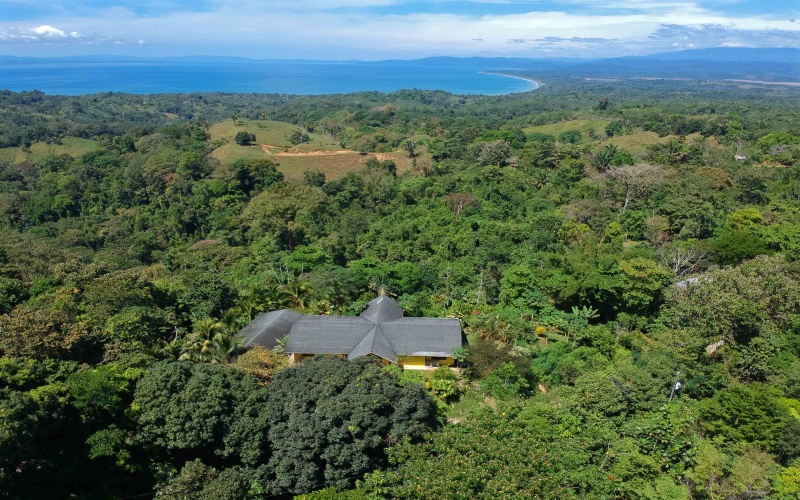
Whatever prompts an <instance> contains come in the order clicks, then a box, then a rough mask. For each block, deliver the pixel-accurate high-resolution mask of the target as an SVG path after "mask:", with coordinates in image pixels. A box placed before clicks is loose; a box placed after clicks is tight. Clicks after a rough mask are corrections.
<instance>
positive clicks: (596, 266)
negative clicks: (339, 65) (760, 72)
mask: <svg viewBox="0 0 800 500" xmlns="http://www.w3.org/2000/svg"><path fill="white" fill-rule="evenodd" d="M545 83H546V85H544V86H543V87H542V88H541V89H540V90H537V91H535V92H529V93H525V94H516V95H509V96H502V97H481V96H456V95H451V94H447V93H444V92H434V91H419V90H409V91H400V92H396V93H391V94H383V93H361V94H351V95H330V96H288V95H236V94H187V95H177V94H175V95H129V94H117V93H108V94H98V95H89V96H74V97H69V96H47V95H44V94H42V93H40V92H23V93H14V92H9V91H2V92H0V356H1V357H0V492H2V493H0V496H5V497H9V498H65V497H70V498H147V497H152V496H157V497H165V498H220V499H221V498H226V499H227V498H266V497H286V498H291V497H292V496H293V495H300V496H301V497H302V498H316V499H333V498H342V499H345V498H348V499H350V498H430V497H439V498H583V497H588V498H642V499H645V498H646V499H672V498H674V499H681V498H688V497H691V498H709V499H712V498H766V497H774V498H796V497H797V496H798V495H800V262H798V261H799V260H800V104H799V103H800V99H798V97H800V95H798V90H797V89H791V88H782V87H769V88H767V87H764V88H745V87H743V86H737V85H736V84H726V83H708V82H705V83H704V82H688V81H667V80H653V81H649V80H647V81H646V80H629V81H626V82H624V84H623V83H619V82H603V81H594V80H589V81H584V80H577V79H570V78H558V77H555V76H554V77H553V78H552V79H551V80H548V81H547V82H545ZM303 148H305V149H303ZM320 148H329V149H331V148H338V149H337V150H336V151H335V153H336V155H338V156H339V157H341V158H344V159H345V160H344V161H345V165H344V167H343V166H342V165H341V164H337V167H336V168H335V169H334V168H332V167H330V165H332V164H328V163H326V162H328V161H331V162H332V161H333V159H332V158H333V157H334V155H333V154H331V156H324V155H322V153H324V151H323V149H320ZM321 151H322V153H321ZM325 151H327V150H325ZM331 151H333V149H331ZM279 153H283V154H284V155H283V156H281V154H279ZM347 154H351V156H347ZM292 155H294V156H292ZM301 155H307V156H301ZM298 158H299V159H298ZM289 160H291V161H294V162H295V163H297V162H303V161H307V162H308V163H299V164H298V165H300V167H303V165H305V166H306V167H304V168H301V169H300V170H297V165H295V166H293V167H292V169H288V168H287V165H288V163H287V162H289ZM348 162H350V163H348ZM340 163H341V161H340ZM293 165H294V164H293ZM378 290H382V291H386V292H388V293H389V294H391V295H392V296H394V297H395V298H396V299H397V301H398V302H399V303H400V305H401V306H402V307H403V308H404V309H405V310H406V314H407V315H411V316H431V317H455V318H459V319H460V320H461V322H462V325H463V327H464V330H465V333H466V334H467V337H468V339H469V344H468V345H467V346H465V348H464V349H463V352H458V353H456V354H457V357H458V359H459V365H460V367H461V370H460V371H459V372H455V371H452V370H449V369H447V368H441V369H438V370H435V371H431V372H425V373H423V374H421V373H420V372H409V371H406V372H403V371H401V370H399V369H397V368H396V367H391V366H390V367H381V365H380V364H379V363H378V362H376V361H375V360H368V359H360V360H357V361H354V362H346V361H342V360H340V359H338V358H318V359H315V360H314V361H312V362H309V363H305V364H302V365H300V366H293V367H287V366H286V365H287V361H286V358H285V356H284V355H283V354H282V353H281V352H280V349H278V350H275V351H273V350H267V349H264V348H259V347H256V348H253V349H250V350H246V349H243V348H242V347H241V343H240V339H239V337H238V336H237V332H238V331H239V330H240V329H241V328H242V327H243V326H245V325H246V324H247V323H249V321H250V320H251V319H252V318H253V317H254V316H255V315H257V314H258V313H259V312H262V311H269V310H275V309H280V308H284V307H288V308H292V309H294V310H297V311H299V312H303V313H309V314H357V313H358V312H359V311H361V310H362V309H363V307H364V306H365V304H366V303H367V302H368V301H369V300H370V299H372V298H374V297H375V294H376V292H377V291H378Z"/></svg>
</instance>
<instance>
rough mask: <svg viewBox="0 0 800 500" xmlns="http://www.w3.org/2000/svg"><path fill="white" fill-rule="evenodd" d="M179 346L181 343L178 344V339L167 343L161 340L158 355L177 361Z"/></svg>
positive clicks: (179, 352)
mask: <svg viewBox="0 0 800 500" xmlns="http://www.w3.org/2000/svg"><path fill="white" fill-rule="evenodd" d="M181 344H182V342H179V341H178V339H172V340H171V341H169V342H167V341H166V340H162V341H161V349H159V350H158V354H160V355H161V356H165V357H167V358H169V359H178V358H180V356H181Z"/></svg>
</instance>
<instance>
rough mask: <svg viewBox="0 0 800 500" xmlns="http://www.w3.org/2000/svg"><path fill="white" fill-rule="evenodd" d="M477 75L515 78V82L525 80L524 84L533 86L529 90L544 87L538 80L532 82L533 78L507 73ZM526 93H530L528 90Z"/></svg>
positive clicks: (491, 72)
mask: <svg viewBox="0 0 800 500" xmlns="http://www.w3.org/2000/svg"><path fill="white" fill-rule="evenodd" d="M478 73H480V74H482V75H497V76H505V77H506V78H516V79H517V80H525V81H526V82H529V83H530V84H532V85H533V88H532V89H531V90H538V89H539V88H541V87H542V86H544V83H542V82H540V81H539V80H534V79H533V78H530V77H526V76H519V75H509V74H508V73H497V72H494V71H478ZM528 92H530V90H529V91H528Z"/></svg>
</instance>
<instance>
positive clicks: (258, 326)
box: [239, 309, 303, 349]
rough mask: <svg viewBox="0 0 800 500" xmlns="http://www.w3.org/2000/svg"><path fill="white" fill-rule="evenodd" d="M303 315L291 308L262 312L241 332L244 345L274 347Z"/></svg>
mask: <svg viewBox="0 0 800 500" xmlns="http://www.w3.org/2000/svg"><path fill="white" fill-rule="evenodd" d="M302 317H303V315H302V314H298V313H296V312H294V311H290V310H289V309H281V310H280V311H271V312H267V313H261V314H259V315H258V316H256V317H255V318H253V321H251V322H250V323H249V324H248V325H247V326H246V327H244V328H242V330H241V331H240V332H239V333H241V334H242V337H243V339H244V345H245V346H247V347H250V346H253V345H256V344H257V345H263V346H264V347H266V348H268V349H272V348H273V347H275V346H276V345H277V343H278V340H280V339H281V338H282V337H283V336H284V335H288V334H289V330H291V329H292V325H293V324H294V322H295V321H297V320H298V319H300V318H302Z"/></svg>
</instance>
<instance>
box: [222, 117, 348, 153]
mask: <svg viewBox="0 0 800 500" xmlns="http://www.w3.org/2000/svg"><path fill="white" fill-rule="evenodd" d="M299 130H300V127H298V126H296V125H292V124H291V123H286V122H276V121H269V120H239V121H237V122H236V125H234V123H233V120H226V121H224V122H220V123H217V124H214V125H213V126H212V127H211V128H210V129H209V130H208V133H209V134H210V135H211V140H227V141H229V142H233V140H234V138H235V137H236V134H237V133H238V132H243V131H244V132H248V133H251V134H254V135H255V136H256V143H257V144H267V145H269V146H272V147H273V149H275V150H281V149H283V148H288V147H293V146H292V144H291V143H290V142H289V138H290V137H291V136H292V134H293V133H294V132H297V131H299ZM309 137H310V139H311V140H310V141H309V142H308V143H305V144H302V145H301V146H302V147H306V148H310V149H324V150H334V149H340V147H339V144H338V143H337V142H336V141H335V140H333V139H332V138H331V137H329V136H326V135H322V134H309Z"/></svg>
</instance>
